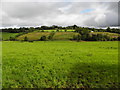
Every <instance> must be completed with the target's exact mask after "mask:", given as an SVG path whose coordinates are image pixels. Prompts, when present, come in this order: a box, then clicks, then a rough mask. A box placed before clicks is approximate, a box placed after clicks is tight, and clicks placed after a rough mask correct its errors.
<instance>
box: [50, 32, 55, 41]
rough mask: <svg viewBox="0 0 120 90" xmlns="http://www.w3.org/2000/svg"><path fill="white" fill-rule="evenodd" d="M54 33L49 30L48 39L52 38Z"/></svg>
mask: <svg viewBox="0 0 120 90" xmlns="http://www.w3.org/2000/svg"><path fill="white" fill-rule="evenodd" d="M54 35H55V32H51V33H50V35H49V36H48V39H49V40H52V39H53V36H54Z"/></svg>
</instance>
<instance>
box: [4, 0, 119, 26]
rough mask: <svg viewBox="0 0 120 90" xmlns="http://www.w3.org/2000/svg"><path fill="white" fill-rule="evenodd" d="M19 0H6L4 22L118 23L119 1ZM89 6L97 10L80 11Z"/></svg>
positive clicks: (28, 23)
mask: <svg viewBox="0 0 120 90" xmlns="http://www.w3.org/2000/svg"><path fill="white" fill-rule="evenodd" d="M16 1H17V2H5V1H4V2H2V25H3V26H15V25H16V26H39V25H63V26H65V25H73V24H77V25H84V26H112V25H117V24H118V22H117V19H118V12H117V11H118V6H117V2H102V3H101V2H89V3H88V2H71V1H70V2H32V0H30V1H31V2H28V1H27V0H24V1H23V2H20V0H16ZM18 1H19V2H18ZM44 1H45V0H44ZM59 1H60V0H59ZM62 1H63V0H62ZM67 1H68V0H67ZM73 1H74V0H73ZM97 1H99V0H97ZM86 9H93V11H90V12H88V13H80V11H83V10H86Z"/></svg>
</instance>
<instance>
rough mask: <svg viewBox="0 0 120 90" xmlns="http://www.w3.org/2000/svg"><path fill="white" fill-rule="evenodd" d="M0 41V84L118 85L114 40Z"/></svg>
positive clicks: (33, 85) (25, 85)
mask: <svg viewBox="0 0 120 90" xmlns="http://www.w3.org/2000/svg"><path fill="white" fill-rule="evenodd" d="M2 44H3V54H2V58H3V60H2V62H3V65H2V67H3V77H2V78H3V82H2V84H3V88H5V87H6V88H8V87H14V88H15V87H16V88H17V87H26V88H30V87H36V88H37V87H39V88H40V87H41V88H50V87H51V88H55V87H60V88H62V87H63V88H65V87H77V88H79V87H103V88H104V87H118V83H117V80H118V78H117V76H118V68H117V67H118V42H114V41H113V42H112V41H111V42H72V41H52V42H51V41H46V42H42V41H40V42H33V43H29V42H12V41H11V42H10V41H4V42H3V43H2Z"/></svg>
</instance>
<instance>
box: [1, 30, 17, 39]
mask: <svg viewBox="0 0 120 90" xmlns="http://www.w3.org/2000/svg"><path fill="white" fill-rule="evenodd" d="M0 34H1V35H2V38H3V40H6V39H9V38H10V37H15V36H16V35H18V33H7V32H2V33H0Z"/></svg>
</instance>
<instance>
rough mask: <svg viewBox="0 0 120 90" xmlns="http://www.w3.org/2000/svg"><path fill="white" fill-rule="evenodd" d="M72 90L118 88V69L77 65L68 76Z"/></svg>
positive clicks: (110, 66)
mask: <svg viewBox="0 0 120 90" xmlns="http://www.w3.org/2000/svg"><path fill="white" fill-rule="evenodd" d="M67 83H68V87H70V88H118V86H120V84H118V67H117V65H107V64H96V63H94V64H90V63H89V64H88V63H79V64H75V65H74V66H73V67H72V68H71V71H70V73H69V74H68V82H67Z"/></svg>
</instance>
